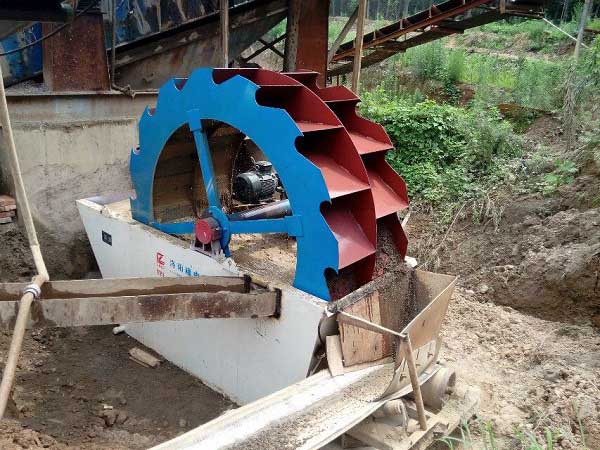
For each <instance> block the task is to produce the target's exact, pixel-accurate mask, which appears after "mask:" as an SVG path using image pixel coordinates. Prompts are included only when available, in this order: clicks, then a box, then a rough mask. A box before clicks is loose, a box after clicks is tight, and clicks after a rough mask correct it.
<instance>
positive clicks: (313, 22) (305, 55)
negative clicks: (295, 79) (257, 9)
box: [296, 0, 329, 86]
mask: <svg viewBox="0 0 600 450" xmlns="http://www.w3.org/2000/svg"><path fill="white" fill-rule="evenodd" d="M301 3H302V10H301V14H300V20H299V22H298V50H297V53H296V70H300V69H302V70H313V71H315V72H318V73H319V77H318V78H317V80H318V82H319V84H320V85H322V86H324V85H325V76H326V73H327V44H328V42H327V40H328V29H329V0H305V1H303V2H301Z"/></svg>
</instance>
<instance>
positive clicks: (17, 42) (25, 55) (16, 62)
mask: <svg viewBox="0 0 600 450" xmlns="http://www.w3.org/2000/svg"><path fill="white" fill-rule="evenodd" d="M41 36H42V26H41V25H40V24H39V23H37V24H35V25H33V26H31V27H28V28H25V29H24V30H23V31H20V32H18V33H15V34H13V35H11V36H8V37H6V38H4V39H2V40H0V52H2V53H4V52H8V51H11V50H15V49H17V48H20V47H23V46H25V45H27V44H30V43H31V42H34V41H36V40H37V39H39V38H40V37H41ZM4 58H6V61H7V63H8V70H5V69H3V70H2V74H3V77H4V84H5V85H6V86H10V85H13V84H15V83H18V82H19V81H23V80H27V79H28V78H31V77H33V76H35V75H37V74H39V73H41V72H42V47H41V46H40V45H34V46H33V47H30V48H28V49H26V50H23V51H21V52H16V53H12V54H10V55H7V56H4Z"/></svg>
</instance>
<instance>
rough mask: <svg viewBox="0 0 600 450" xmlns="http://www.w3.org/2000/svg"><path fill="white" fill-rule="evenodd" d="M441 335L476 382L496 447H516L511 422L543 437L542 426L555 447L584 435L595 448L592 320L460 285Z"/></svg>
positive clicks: (598, 428)
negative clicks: (562, 317) (542, 311)
mask: <svg viewBox="0 0 600 450" xmlns="http://www.w3.org/2000/svg"><path fill="white" fill-rule="evenodd" d="M443 337H444V347H443V350H442V358H444V359H445V360H446V362H447V363H448V365H449V366H450V367H453V368H455V369H456V371H457V374H458V376H459V379H463V380H468V381H469V383H472V384H474V385H476V386H478V387H479V388H480V389H481V393H482V398H481V410H480V420H481V421H482V422H486V421H491V423H492V424H493V426H494V431H495V433H496V435H497V436H498V437H499V438H500V439H501V442H502V446H501V447H500V448H502V449H504V448H521V447H519V446H516V447H512V445H511V444H514V442H511V441H512V439H511V438H510V437H512V436H515V434H516V433H515V430H516V429H520V430H522V431H524V432H526V431H529V432H534V433H535V434H537V435H538V436H540V437H541V435H542V433H543V432H544V430H545V428H546V427H549V428H550V429H552V430H553V433H554V434H555V435H557V436H560V437H559V438H558V443H557V445H556V448H565V449H571V448H583V447H582V439H581V438H582V435H583V436H585V439H586V441H587V445H588V448H589V449H598V448H600V387H599V386H600V333H599V332H598V328H597V327H594V326H593V325H591V324H590V323H589V322H588V323H582V324H577V325H573V324H566V323H562V322H555V321H548V320H544V319H541V318H537V317H534V316H531V315H527V314H523V313H521V312H519V311H518V310H515V309H513V308H511V307H507V306H501V305H496V304H494V303H493V302H491V301H489V298H486V297H484V296H480V295H477V294H470V293H468V292H467V290H466V289H464V288H458V289H457V292H456V294H455V296H454V298H453V300H452V302H451V304H450V308H449V312H448V317H447V321H446V323H445V326H444V331H443ZM580 421H581V423H580ZM580 425H582V426H580ZM471 427H472V428H473V429H474V430H477V428H478V425H477V424H476V423H475V424H472V425H471ZM540 442H543V440H540Z"/></svg>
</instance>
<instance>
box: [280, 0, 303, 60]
mask: <svg viewBox="0 0 600 450" xmlns="http://www.w3.org/2000/svg"><path fill="white" fill-rule="evenodd" d="M301 8H302V2H301V1H300V0H289V1H288V15H287V26H286V32H285V34H286V36H285V50H284V58H283V71H284V72H293V71H294V70H296V55H297V53H298V22H300V10H301Z"/></svg>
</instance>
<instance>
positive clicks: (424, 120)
mask: <svg viewBox="0 0 600 450" xmlns="http://www.w3.org/2000/svg"><path fill="white" fill-rule="evenodd" d="M361 111H362V113H363V114H364V115H365V116H367V117H369V118H371V119H373V120H375V121H377V122H378V123H380V124H382V125H383V126H384V127H385V129H386V131H387V132H388V134H389V136H390V138H391V139H392V141H393V143H394V147H395V150H394V151H391V152H388V161H389V162H390V164H391V165H392V167H393V168H394V169H395V170H396V171H397V172H398V173H399V174H401V175H402V176H403V177H404V179H405V181H406V183H407V185H408V188H409V193H410V194H411V197H412V198H413V201H416V202H417V203H424V204H428V205H432V206H444V205H446V206H450V207H453V206H455V205H456V204H457V203H458V202H462V201H465V200H468V199H474V198H476V197H478V196H479V195H480V194H482V193H483V192H484V191H485V189H486V185H487V184H490V185H491V184H492V183H494V182H496V181H497V180H498V178H499V177H501V176H502V171H501V170H499V169H498V167H499V165H500V163H501V162H502V161H504V160H506V159H509V158H512V157H514V156H516V155H518V154H519V153H520V151H521V146H520V141H519V139H518V138H516V137H515V135H514V134H513V133H512V128H511V126H510V124H508V123H507V122H505V121H503V120H502V119H501V118H500V115H499V114H498V113H497V112H496V111H494V110H480V109H463V108H457V107H454V106H450V105H442V104H438V103H435V102H433V101H424V102H422V103H418V104H410V103H408V102H406V101H404V100H398V99H396V100H391V99H389V98H387V97H386V94H385V92H384V91H383V90H376V91H373V92H371V93H366V94H364V95H363V106H362V109H361Z"/></svg>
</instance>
